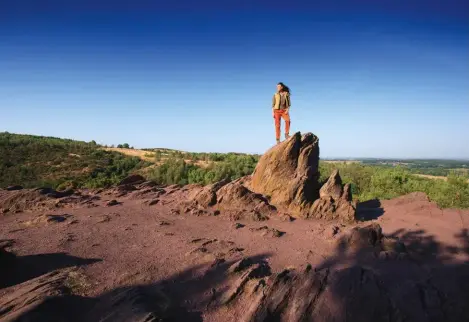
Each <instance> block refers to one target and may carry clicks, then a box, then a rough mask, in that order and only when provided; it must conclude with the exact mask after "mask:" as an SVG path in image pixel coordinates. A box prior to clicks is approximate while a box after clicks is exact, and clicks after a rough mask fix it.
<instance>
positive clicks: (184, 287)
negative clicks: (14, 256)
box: [0, 230, 469, 322]
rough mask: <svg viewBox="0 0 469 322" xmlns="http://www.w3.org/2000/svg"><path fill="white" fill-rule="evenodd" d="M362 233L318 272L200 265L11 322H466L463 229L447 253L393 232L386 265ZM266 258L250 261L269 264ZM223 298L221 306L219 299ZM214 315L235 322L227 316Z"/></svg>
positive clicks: (412, 234) (63, 299) (422, 236)
mask: <svg viewBox="0 0 469 322" xmlns="http://www.w3.org/2000/svg"><path fill="white" fill-rule="evenodd" d="M361 235H362V237H363V239H362V240H361V241H360V242H358V243H355V242H354V241H353V240H351V239H344V240H339V242H338V244H337V248H336V251H335V253H334V254H332V255H331V256H330V257H329V258H327V259H325V260H324V262H323V263H321V264H320V265H318V266H317V267H308V268H307V269H304V268H302V269H291V268H289V269H286V270H284V271H283V272H280V273H275V274H272V275H271V272H270V271H263V273H262V274H260V275H259V274H251V273H249V274H248V275H246V274H247V273H243V272H244V270H245V268H243V269H242V270H241V271H240V272H237V273H233V272H231V269H230V266H231V267H232V265H233V262H217V263H215V265H214V266H213V267H207V270H205V271H204V273H203V274H202V275H198V274H196V272H200V269H202V268H203V267H202V266H196V267H193V268H190V269H188V270H185V271H183V272H181V273H179V274H176V275H174V276H172V277H171V278H168V279H166V280H162V281H159V282H157V283H152V284H148V285H137V286H132V287H122V288H117V289H115V290H112V291H110V292H107V293H105V294H102V295H101V296H99V297H97V298H86V297H77V296H58V297H53V298H50V299H48V300H47V301H45V302H43V303H42V304H40V305H38V306H36V307H35V308H34V309H33V310H30V311H28V312H26V313H24V314H23V315H22V316H21V317H20V318H19V319H17V320H16V321H33V320H34V321H122V322H123V321H189V322H192V321H203V316H204V315H205V314H208V315H210V314H212V313H211V312H216V311H217V310H220V309H222V310H225V311H223V312H230V311H231V312H233V310H234V311H236V312H238V313H239V316H237V317H236V319H235V320H236V321H264V322H267V321H289V322H291V321H315V322H318V321H324V322H325V321H344V322H345V321H362V322H368V321H369V322H371V321H373V322H381V321H383V322H384V321H386V322H390V321H396V322H397V321H401V322H405V321H428V322H435V321H442V322H443V321H445V322H446V321H454V322H456V321H458V322H460V321H469V306H468V305H467V303H469V262H468V261H467V258H469V257H468V256H469V235H468V231H467V230H462V231H461V232H460V233H459V234H458V236H457V237H458V238H459V241H460V243H459V244H458V245H453V246H450V247H448V246H445V245H442V244H440V243H439V242H438V241H437V240H436V239H435V237H434V236H431V235H428V234H426V233H425V231H422V230H416V231H403V230H402V231H401V230H399V231H396V232H392V233H390V234H388V235H387V237H388V238H389V239H393V240H396V239H399V240H400V241H401V242H403V243H404V244H405V251H403V252H401V253H400V255H405V256H400V255H399V256H394V257H393V256H388V255H389V254H392V252H388V251H384V252H383V251H381V252H378V253H377V252H376V251H375V250H376V247H375V246H376V245H375V243H376V242H377V238H376V236H375V234H371V233H370V232H367V231H363V233H361ZM344 238H345V237H344ZM363 241H365V242H363ZM383 254H384V255H386V256H382V255H383ZM394 255H395V254H394ZM269 256H270V254H261V255H258V256H254V257H251V258H249V259H248V261H249V262H250V263H258V264H263V265H267V264H266V263H267V262H266V259H267V258H268V257H269ZM42 259H43V260H46V259H47V258H42ZM464 260H466V261H464ZM305 264H307V263H305ZM248 272H249V271H248ZM267 275H270V276H267ZM243 276H247V279H246V278H245V279H244V280H243ZM240 281H241V282H240ZM246 281H253V282H255V283H254V284H253V285H255V287H254V288H249V287H248V286H247V285H248V284H249V283H248V282H246ZM227 292H228V294H231V296H230V297H229V299H228V301H225V300H222V299H223V298H224V297H225V295H226V294H227ZM230 292H231V293H230ZM64 307H70V308H73V309H74V312H77V311H81V312H82V314H81V315H76V314H74V315H73V316H70V314H68V313H67V310H63V309H60V308H64ZM77 308H82V309H81V310H80V309H77ZM203 313H204V315H203ZM222 316H223V319H225V318H226V319H227V320H229V321H234V319H233V318H228V316H230V315H229V314H228V313H226V315H222ZM1 317H2V315H1V314H0V318H1ZM223 319H222V320H220V319H218V321H224V320H223Z"/></svg>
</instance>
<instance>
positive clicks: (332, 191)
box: [319, 169, 343, 199]
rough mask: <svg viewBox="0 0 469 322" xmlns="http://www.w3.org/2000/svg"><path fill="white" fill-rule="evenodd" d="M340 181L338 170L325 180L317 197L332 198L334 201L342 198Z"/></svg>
mask: <svg viewBox="0 0 469 322" xmlns="http://www.w3.org/2000/svg"><path fill="white" fill-rule="evenodd" d="M342 193H343V188H342V179H341V178H340V175H339V170H337V169H336V170H334V171H333V172H332V174H331V176H330V177H329V179H328V180H327V182H326V183H325V184H324V185H323V186H322V187H321V190H319V197H320V198H323V197H329V196H330V197H332V198H334V199H339V198H340V197H341V196H342Z"/></svg>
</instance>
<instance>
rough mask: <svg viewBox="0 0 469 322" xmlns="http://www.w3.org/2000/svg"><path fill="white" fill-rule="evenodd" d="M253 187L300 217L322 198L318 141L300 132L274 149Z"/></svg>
mask: <svg viewBox="0 0 469 322" xmlns="http://www.w3.org/2000/svg"><path fill="white" fill-rule="evenodd" d="M250 187H251V189H252V190H253V191H255V192H257V193H261V194H264V195H266V196H268V197H269V198H270V202H271V203H272V204H273V205H275V206H278V207H284V208H288V209H289V210H290V211H291V212H292V213H293V214H296V215H297V216H299V215H300V214H301V213H302V212H303V210H304V209H305V208H308V206H310V204H311V203H313V202H314V201H315V200H316V199H317V198H318V197H319V189H320V184H319V138H318V137H317V136H316V135H314V134H312V133H306V134H304V135H301V134H300V132H297V133H295V134H294V135H292V136H291V137H290V138H289V139H288V140H286V141H284V142H282V143H281V144H278V145H276V146H274V147H273V148H271V149H270V150H269V151H267V152H266V153H265V154H264V155H263V156H262V157H261V159H260V160H259V162H258V164H257V166H256V168H255V170H254V173H253V174H252V179H251V185H250Z"/></svg>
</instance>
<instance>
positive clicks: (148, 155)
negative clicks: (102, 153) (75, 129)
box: [103, 148, 210, 168]
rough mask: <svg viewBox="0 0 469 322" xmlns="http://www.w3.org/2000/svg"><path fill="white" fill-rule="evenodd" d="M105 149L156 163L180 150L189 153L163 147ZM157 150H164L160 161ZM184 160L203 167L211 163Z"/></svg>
mask: <svg viewBox="0 0 469 322" xmlns="http://www.w3.org/2000/svg"><path fill="white" fill-rule="evenodd" d="M103 149H104V150H106V151H114V152H119V153H122V154H125V155H128V156H133V157H139V158H140V159H142V160H144V161H148V162H153V163H155V164H156V165H158V164H161V163H163V162H164V161H165V160H166V159H167V158H168V156H169V155H170V153H174V152H180V153H182V154H183V155H185V154H187V155H189V153H187V152H182V151H176V150H169V149H161V150H159V149H154V150H153V151H147V150H139V149H126V148H103ZM155 151H160V152H162V156H161V159H160V161H158V162H157V161H156V153H155ZM184 161H185V162H187V163H191V164H194V165H197V166H199V167H202V168H206V167H208V166H209V165H210V162H208V161H203V160H192V159H185V160H184Z"/></svg>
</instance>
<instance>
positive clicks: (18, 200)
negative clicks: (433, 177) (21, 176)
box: [0, 134, 469, 321]
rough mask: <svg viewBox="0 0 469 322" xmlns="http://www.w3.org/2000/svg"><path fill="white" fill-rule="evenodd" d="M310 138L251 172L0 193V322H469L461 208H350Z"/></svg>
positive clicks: (293, 142)
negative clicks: (201, 182)
mask: <svg viewBox="0 0 469 322" xmlns="http://www.w3.org/2000/svg"><path fill="white" fill-rule="evenodd" d="M318 158H319V145H318V139H317V137H315V136H314V135H310V134H306V135H303V136H301V135H299V134H296V135H294V136H293V137H292V138H290V140H288V141H286V142H285V143H282V144H281V145H279V146H276V147H274V148H272V149H271V150H269V151H267V153H266V154H265V155H264V156H263V158H262V159H261V160H260V162H259V165H258V167H257V168H256V171H255V172H254V173H253V175H252V176H249V177H245V178H242V179H239V180H237V181H234V182H229V181H223V182H219V183H216V184H214V185H211V186H207V187H201V186H196V185H192V186H184V187H180V186H166V187H163V186H158V185H156V184H154V183H151V182H146V181H144V180H143V178H141V177H138V176H133V177H129V178H128V179H126V180H124V181H123V182H122V183H121V184H120V185H119V186H117V187H115V188H112V189H106V190H80V191H65V192H56V191H53V190H51V189H32V190H26V189H21V187H10V188H9V189H6V190H0V212H1V213H3V215H1V217H0V239H1V241H0V250H1V251H0V269H1V272H0V318H1V320H2V321H469V307H468V306H467V303H469V234H468V229H469V211H460V210H451V209H439V208H438V207H437V206H436V205H435V204H434V203H432V202H430V201H429V200H428V198H427V197H426V196H425V195H424V194H421V193H414V194H411V195H407V196H403V197H401V198H397V199H394V200H388V201H378V200H373V201H369V202H365V203H361V204H358V205H356V204H355V203H353V202H352V201H351V198H350V188H349V187H348V186H344V185H342V183H341V181H340V175H339V174H338V173H334V174H333V175H332V176H331V178H330V179H329V181H328V182H327V183H325V184H323V185H322V184H321V183H319V182H318V178H319V176H318V171H317V161H318Z"/></svg>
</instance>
